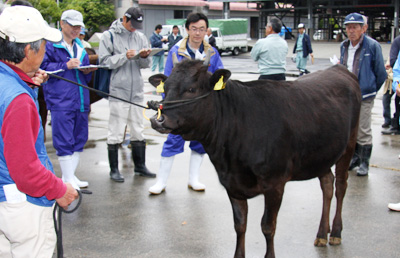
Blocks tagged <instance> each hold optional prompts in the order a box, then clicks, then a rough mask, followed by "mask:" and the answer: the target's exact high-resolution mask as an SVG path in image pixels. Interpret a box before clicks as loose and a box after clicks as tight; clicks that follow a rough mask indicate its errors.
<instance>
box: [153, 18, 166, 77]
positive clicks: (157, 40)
mask: <svg viewBox="0 0 400 258" xmlns="http://www.w3.org/2000/svg"><path fill="white" fill-rule="evenodd" d="M161 31H162V25H161V24H158V25H157V26H156V28H155V30H154V32H153V35H151V37H150V44H151V47H152V48H162V47H163V43H165V42H167V41H168V40H167V39H166V38H163V36H161V35H160V33H161ZM152 61H153V64H152V65H151V71H152V72H155V71H156V68H157V65H158V71H159V72H160V73H162V72H163V71H164V51H160V52H158V53H157V54H155V55H154V56H153V59H152Z"/></svg>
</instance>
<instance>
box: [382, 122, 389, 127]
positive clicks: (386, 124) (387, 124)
mask: <svg viewBox="0 0 400 258" xmlns="http://www.w3.org/2000/svg"><path fill="white" fill-rule="evenodd" d="M389 127H390V123H386V122H385V123H383V124H382V128H389Z"/></svg>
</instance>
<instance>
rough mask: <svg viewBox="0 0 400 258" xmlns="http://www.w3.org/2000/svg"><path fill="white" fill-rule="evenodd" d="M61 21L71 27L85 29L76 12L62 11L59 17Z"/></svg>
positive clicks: (80, 15)
mask: <svg viewBox="0 0 400 258" xmlns="http://www.w3.org/2000/svg"><path fill="white" fill-rule="evenodd" d="M61 20H62V21H66V22H68V23H69V24H70V25H72V26H81V27H85V24H83V16H82V14H81V13H80V12H78V11H76V10H67V11H64V12H63V13H62V15H61Z"/></svg>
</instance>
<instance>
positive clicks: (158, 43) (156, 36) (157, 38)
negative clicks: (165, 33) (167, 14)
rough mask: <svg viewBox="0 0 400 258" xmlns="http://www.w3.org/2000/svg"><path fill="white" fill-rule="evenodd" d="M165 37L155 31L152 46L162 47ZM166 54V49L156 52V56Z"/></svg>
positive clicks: (152, 36)
mask: <svg viewBox="0 0 400 258" xmlns="http://www.w3.org/2000/svg"><path fill="white" fill-rule="evenodd" d="M162 38H163V37H162V36H161V35H160V34H157V33H155V32H153V35H151V37H150V44H151V47H152V48H162V47H163V46H162V45H163V42H162V41H161V39H162ZM162 55H164V50H163V51H160V52H158V53H157V54H155V56H162Z"/></svg>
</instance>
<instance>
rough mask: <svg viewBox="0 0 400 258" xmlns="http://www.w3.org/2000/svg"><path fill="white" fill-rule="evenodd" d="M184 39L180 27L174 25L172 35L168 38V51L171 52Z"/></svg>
mask: <svg viewBox="0 0 400 258" xmlns="http://www.w3.org/2000/svg"><path fill="white" fill-rule="evenodd" d="M181 39H182V36H181V34H180V33H179V28H178V26H176V25H174V26H173V27H172V33H171V35H169V36H168V51H170V50H171V48H172V47H173V46H175V44H176V43H178V42H179V41H180V40H181Z"/></svg>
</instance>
